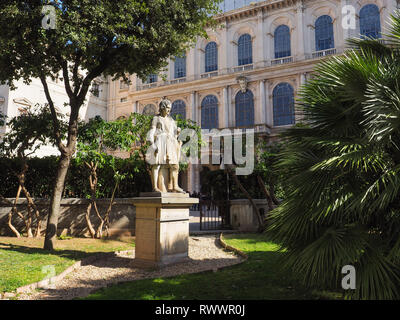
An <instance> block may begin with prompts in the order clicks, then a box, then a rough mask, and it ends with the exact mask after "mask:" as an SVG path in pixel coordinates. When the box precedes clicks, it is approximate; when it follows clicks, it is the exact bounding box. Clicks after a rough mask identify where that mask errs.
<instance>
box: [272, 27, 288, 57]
mask: <svg viewBox="0 0 400 320" xmlns="http://www.w3.org/2000/svg"><path fill="white" fill-rule="evenodd" d="M274 48H275V59H279V58H284V57H290V56H291V48H290V29H289V27H288V26H286V25H280V26H279V27H277V28H276V29H275V32H274Z"/></svg>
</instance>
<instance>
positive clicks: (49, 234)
mask: <svg viewBox="0 0 400 320" xmlns="http://www.w3.org/2000/svg"><path fill="white" fill-rule="evenodd" d="M70 162H71V157H70V156H68V155H65V154H64V153H61V157H60V162H59V164H58V169H57V176H56V181H55V183H54V188H53V193H52V195H51V201H50V211H49V216H48V220H47V228H46V237H45V240H44V249H45V250H49V251H53V250H54V242H55V240H56V236H57V225H58V217H59V215H60V204H61V197H62V192H63V189H64V184H65V179H66V176H67V173H68V168H69V164H70Z"/></svg>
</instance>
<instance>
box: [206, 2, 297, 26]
mask: <svg viewBox="0 0 400 320" xmlns="http://www.w3.org/2000/svg"><path fill="white" fill-rule="evenodd" d="M303 2H304V1H302V0H275V1H271V0H267V1H263V2H254V3H251V4H250V5H248V6H245V7H242V8H238V9H233V10H230V11H227V12H224V13H221V14H218V15H216V16H215V17H214V18H215V20H217V21H218V22H224V21H227V22H228V21H232V20H237V19H242V18H243V17H249V16H256V15H257V14H258V12H259V11H271V10H276V9H282V8H289V7H293V6H294V5H296V4H297V3H303Z"/></svg>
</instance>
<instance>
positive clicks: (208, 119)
mask: <svg viewBox="0 0 400 320" xmlns="http://www.w3.org/2000/svg"><path fill="white" fill-rule="evenodd" d="M218 127H219V126H218V99H217V97H216V96H213V95H208V96H207V97H205V98H204V99H203V101H202V103H201V128H202V129H213V128H218Z"/></svg>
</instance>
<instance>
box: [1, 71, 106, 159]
mask: <svg viewBox="0 0 400 320" xmlns="http://www.w3.org/2000/svg"><path fill="white" fill-rule="evenodd" d="M48 85H49V91H50V95H51V97H52V99H53V101H54V104H55V106H56V109H57V111H58V112H59V113H62V114H65V115H68V112H69V107H65V106H64V104H65V103H68V101H69V99H68V96H67V93H66V92H65V87H64V83H63V82H61V81H49V82H48ZM16 86H17V89H16V90H13V91H12V90H10V87H9V86H7V85H3V86H0V112H1V113H2V114H3V115H6V116H7V117H8V118H9V119H11V118H13V117H16V116H18V115H19V114H20V113H21V112H23V110H24V109H25V108H27V107H34V106H35V105H36V104H42V105H44V104H46V103H47V99H46V96H45V93H44V89H43V86H42V83H41V82H40V80H39V79H33V80H32V82H31V83H30V84H29V85H27V84H24V83H23V81H18V82H17V83H16ZM107 101H108V83H107V81H106V79H101V78H99V79H97V80H96V81H95V82H94V84H93V85H92V88H91V91H90V93H89V94H88V96H87V100H86V102H85V104H84V105H83V106H82V108H81V110H80V114H79V118H80V119H81V120H85V121H87V120H89V119H91V118H94V117H95V116H101V117H102V118H103V119H105V120H107V116H108V113H107ZM6 130H7V128H6V126H3V127H1V126H0V138H1V134H2V133H5V132H6ZM58 153H59V152H58V150H57V149H56V148H54V147H51V146H43V147H42V148H40V149H39V150H38V151H37V152H36V155H37V156H39V157H40V156H48V155H57V154H58Z"/></svg>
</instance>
